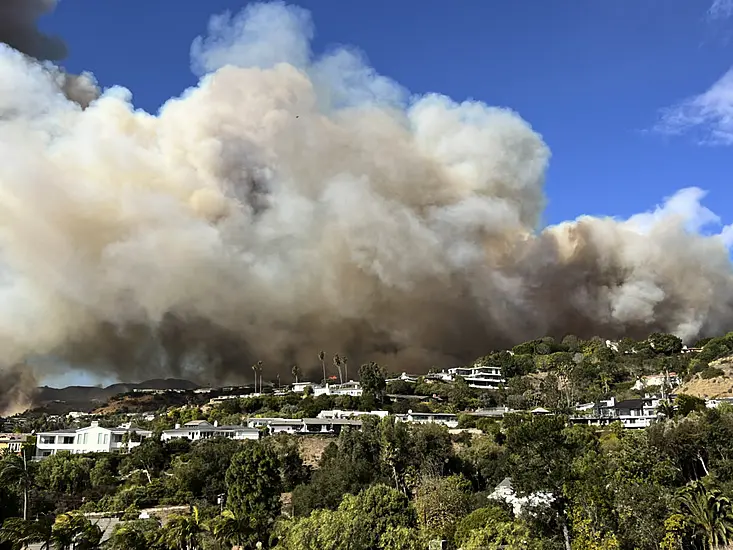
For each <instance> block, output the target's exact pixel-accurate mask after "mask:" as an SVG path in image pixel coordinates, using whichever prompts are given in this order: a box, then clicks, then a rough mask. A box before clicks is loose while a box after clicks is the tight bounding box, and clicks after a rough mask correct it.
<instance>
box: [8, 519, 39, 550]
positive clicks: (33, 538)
mask: <svg viewBox="0 0 733 550" xmlns="http://www.w3.org/2000/svg"><path fill="white" fill-rule="evenodd" d="M50 526H51V522H50V521H28V520H25V519H22V518H8V519H6V520H5V522H4V523H3V526H2V528H0V542H4V543H9V544H10V548H11V549H12V550H21V549H22V548H26V547H28V546H30V545H31V544H36V543H39V542H40V543H41V550H48V549H49V548H50V547H51V543H50V539H51V536H50V534H51V528H50Z"/></svg>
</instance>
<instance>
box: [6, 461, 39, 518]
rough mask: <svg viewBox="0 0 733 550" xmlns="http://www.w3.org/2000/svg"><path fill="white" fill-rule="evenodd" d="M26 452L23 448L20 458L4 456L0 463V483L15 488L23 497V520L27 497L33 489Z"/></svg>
mask: <svg viewBox="0 0 733 550" xmlns="http://www.w3.org/2000/svg"><path fill="white" fill-rule="evenodd" d="M27 451H28V449H27V448H23V449H21V453H20V456H18V455H9V456H6V457H5V458H3V460H2V462H1V463H0V483H2V484H3V485H11V486H14V487H16V488H17V489H18V490H19V491H20V492H21V493H22V495H23V519H28V495H29V494H30V491H31V488H32V487H33V474H32V472H30V471H29V468H28V459H27V457H26V454H27Z"/></svg>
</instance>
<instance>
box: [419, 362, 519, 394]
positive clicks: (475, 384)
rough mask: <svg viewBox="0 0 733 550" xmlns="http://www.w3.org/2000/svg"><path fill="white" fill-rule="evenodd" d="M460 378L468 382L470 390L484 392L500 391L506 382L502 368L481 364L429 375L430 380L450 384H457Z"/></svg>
mask: <svg viewBox="0 0 733 550" xmlns="http://www.w3.org/2000/svg"><path fill="white" fill-rule="evenodd" d="M459 376H460V377H461V378H463V379H464V380H465V381H466V383H467V384H468V386H469V387H470V388H477V389H483V390H495V389H498V388H499V386H501V385H502V384H503V383H504V382H505V380H504V377H503V376H502V373H501V368H500V367H489V366H485V365H480V364H474V365H472V366H470V367H453V368H451V369H448V370H447V371H441V372H438V373H433V374H431V375H428V377H429V378H433V379H438V380H442V381H443V382H448V383H451V382H455V380H456V378H457V377H459ZM426 378H427V377H426Z"/></svg>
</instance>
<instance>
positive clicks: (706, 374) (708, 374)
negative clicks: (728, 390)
mask: <svg viewBox="0 0 733 550" xmlns="http://www.w3.org/2000/svg"><path fill="white" fill-rule="evenodd" d="M700 376H701V377H702V378H703V379H705V380H709V379H710V378H716V377H718V376H725V372H723V370H722V369H719V368H718V367H708V368H706V369H705V370H704V371H702V372H701V373H700Z"/></svg>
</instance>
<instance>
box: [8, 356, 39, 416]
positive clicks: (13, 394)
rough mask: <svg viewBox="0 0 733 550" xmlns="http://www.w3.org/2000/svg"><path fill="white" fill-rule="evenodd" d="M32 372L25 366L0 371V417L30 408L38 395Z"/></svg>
mask: <svg viewBox="0 0 733 550" xmlns="http://www.w3.org/2000/svg"><path fill="white" fill-rule="evenodd" d="M37 386H38V384H37V381H36V378H35V376H34V375H33V371H32V370H31V369H30V368H29V367H27V366H26V365H15V366H14V367H12V368H9V369H5V370H3V369H0V415H6V416H9V415H12V414H15V413H19V412H23V411H24V410H26V409H27V408H28V407H30V406H32V405H33V403H34V401H35V399H36V397H37V395H38V387H37Z"/></svg>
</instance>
